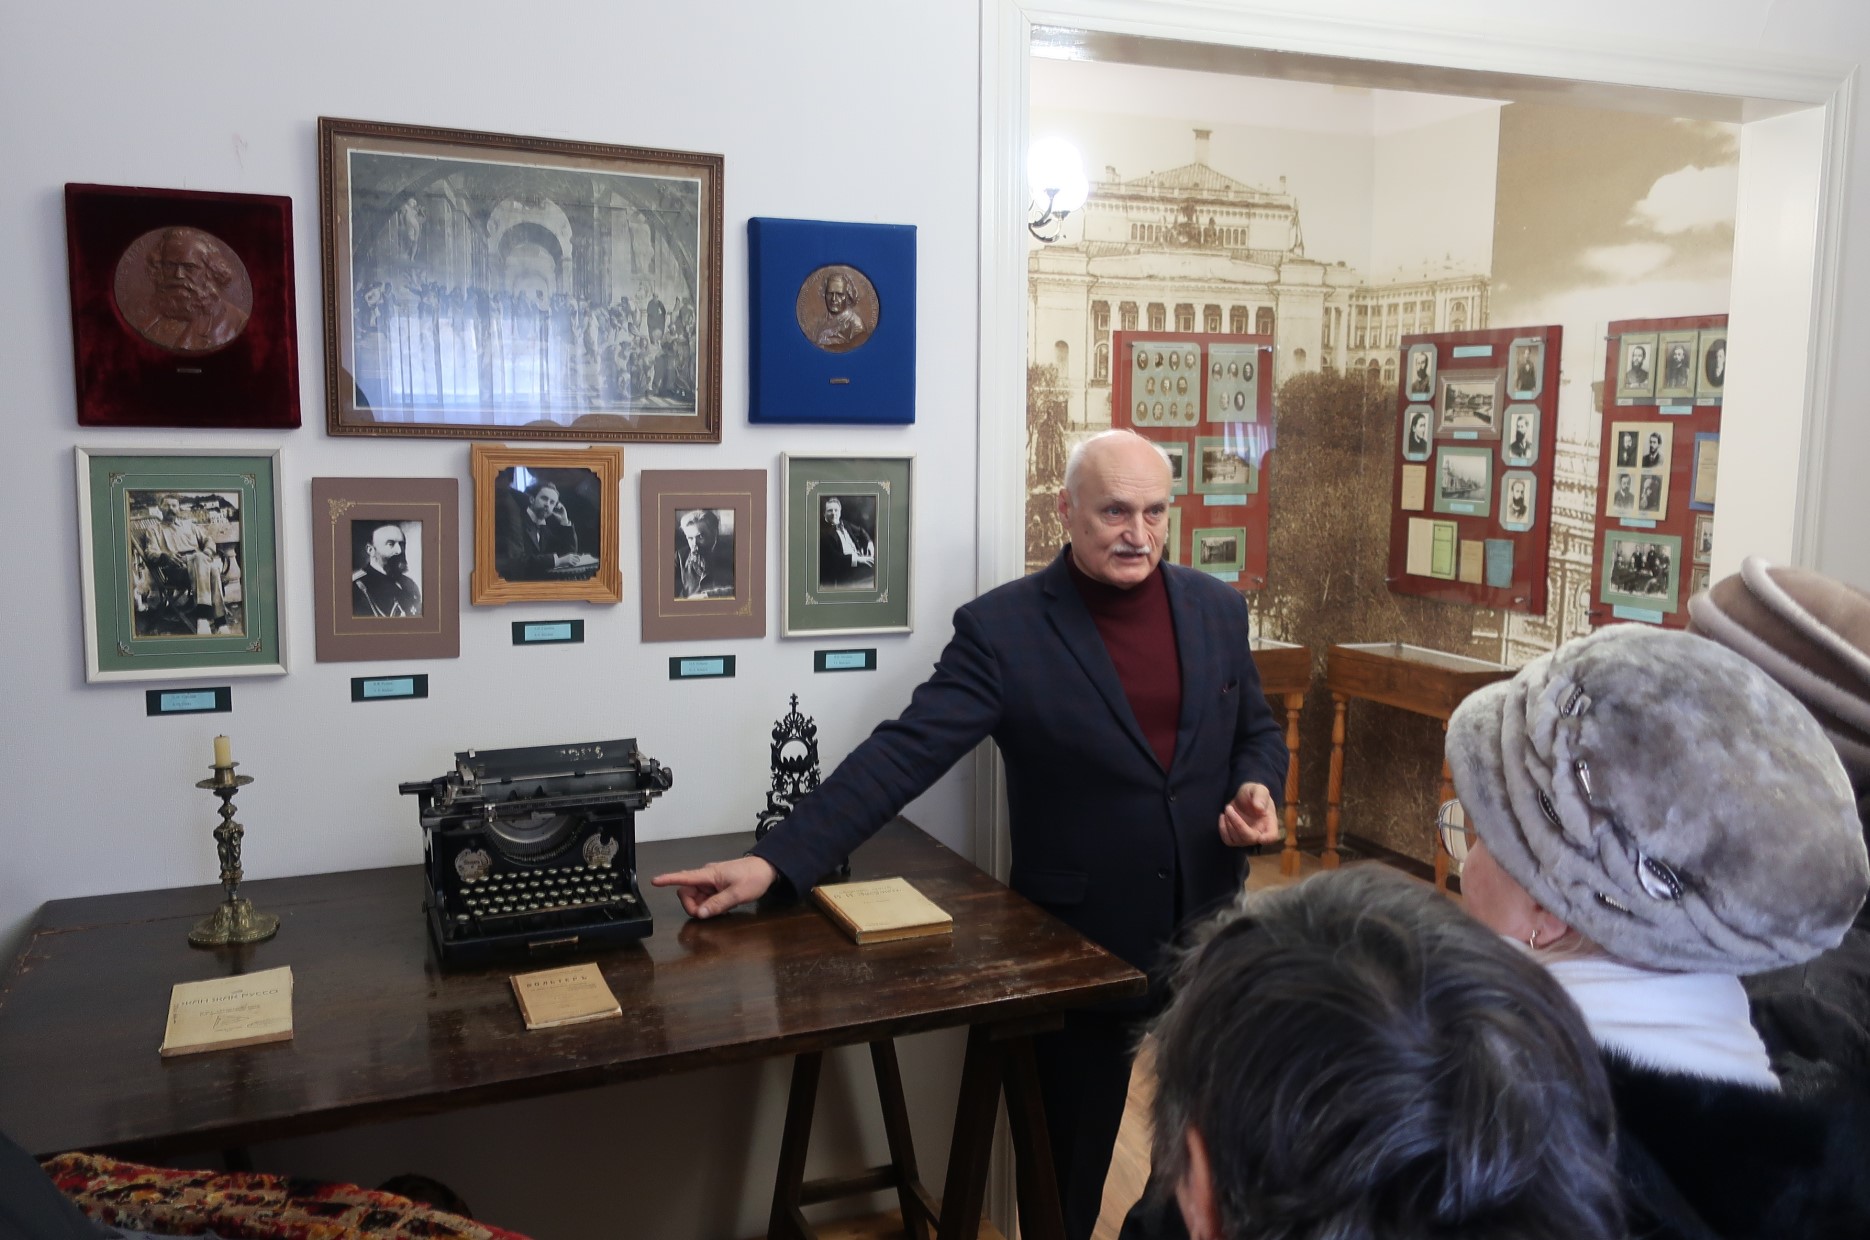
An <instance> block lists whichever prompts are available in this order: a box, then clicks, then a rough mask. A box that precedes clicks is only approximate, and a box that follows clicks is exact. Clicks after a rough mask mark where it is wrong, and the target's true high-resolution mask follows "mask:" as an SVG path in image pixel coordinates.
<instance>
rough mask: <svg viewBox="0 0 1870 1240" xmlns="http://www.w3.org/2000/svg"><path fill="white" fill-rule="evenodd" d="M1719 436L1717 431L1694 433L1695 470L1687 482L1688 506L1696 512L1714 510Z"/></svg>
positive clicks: (1718, 474) (1718, 459) (1718, 476)
mask: <svg viewBox="0 0 1870 1240" xmlns="http://www.w3.org/2000/svg"><path fill="white" fill-rule="evenodd" d="M1720 473H1721V436H1720V433H1719V432H1717V431H1698V432H1696V434H1695V472H1694V476H1693V481H1692V482H1691V483H1690V484H1689V490H1688V506H1689V507H1690V508H1693V509H1695V510H1696V511H1697V512H1713V511H1714V489H1715V486H1716V485H1717V483H1718V482H1719V481H1720Z"/></svg>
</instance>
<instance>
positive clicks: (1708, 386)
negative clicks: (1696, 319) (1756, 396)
mask: <svg viewBox="0 0 1870 1240" xmlns="http://www.w3.org/2000/svg"><path fill="white" fill-rule="evenodd" d="M1726 384H1727V329H1726V328H1725V327H1718V328H1709V329H1707V330H1705V331H1703V332H1702V333H1701V357H1700V362H1699V364H1698V365H1697V366H1696V367H1695V395H1696V396H1702V397H1718V396H1720V394H1721V389H1722V388H1723V387H1724V386H1726Z"/></svg>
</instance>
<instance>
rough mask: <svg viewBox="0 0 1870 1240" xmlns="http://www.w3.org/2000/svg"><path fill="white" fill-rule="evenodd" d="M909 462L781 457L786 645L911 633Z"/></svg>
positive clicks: (903, 457)
mask: <svg viewBox="0 0 1870 1240" xmlns="http://www.w3.org/2000/svg"><path fill="white" fill-rule="evenodd" d="M914 466H915V460H914V458H913V457H911V456H909V455H907V454H888V455H872V456H867V457H823V456H795V455H793V454H791V453H786V454H784V455H782V456H781V457H780V491H781V495H782V497H783V498H782V501H781V510H782V513H783V516H782V525H783V527H784V535H783V537H784V542H783V543H782V554H781V562H782V564H783V570H782V575H783V577H784V579H785V597H784V603H783V606H782V614H783V625H782V628H781V632H782V633H783V634H784V635H785V636H787V637H802V636H821V635H822V636H829V635H833V634H842V633H902V632H908V631H909V629H910V610H909V589H910V581H911V578H912V565H911V562H910V558H911V555H912V551H911V547H912V537H911V535H912V530H913V520H914Z"/></svg>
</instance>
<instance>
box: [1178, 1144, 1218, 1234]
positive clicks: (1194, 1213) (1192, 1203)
mask: <svg viewBox="0 0 1870 1240" xmlns="http://www.w3.org/2000/svg"><path fill="white" fill-rule="evenodd" d="M1186 1140H1187V1141H1188V1170H1187V1171H1186V1172H1185V1173H1184V1174H1183V1175H1182V1178H1181V1179H1180V1180H1179V1181H1177V1182H1176V1185H1175V1204H1176V1205H1178V1206H1180V1207H1181V1208H1182V1222H1183V1223H1184V1224H1185V1225H1186V1226H1187V1228H1188V1236H1189V1240H1220V1237H1221V1211H1220V1207H1219V1206H1217V1205H1216V1204H1215V1200H1214V1167H1213V1165H1212V1164H1211V1163H1209V1162H1208V1143H1207V1142H1206V1141H1203V1140H1202V1139H1201V1134H1200V1133H1199V1132H1197V1131H1195V1129H1193V1128H1190V1129H1189V1130H1188V1134H1187V1137H1186Z"/></svg>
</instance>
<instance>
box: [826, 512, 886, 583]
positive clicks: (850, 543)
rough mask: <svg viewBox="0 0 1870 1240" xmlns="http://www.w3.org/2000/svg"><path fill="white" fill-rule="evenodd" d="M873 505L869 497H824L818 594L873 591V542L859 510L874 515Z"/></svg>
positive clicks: (875, 571)
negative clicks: (870, 511) (869, 511)
mask: <svg viewBox="0 0 1870 1240" xmlns="http://www.w3.org/2000/svg"><path fill="white" fill-rule="evenodd" d="M875 505H876V497H875V496H870V495H849V496H847V495H827V496H825V497H824V499H823V500H822V501H820V509H819V512H820V515H821V518H822V519H821V521H820V524H819V527H818V588H819V589H820V590H874V589H876V585H877V546H876V540H875V538H874V537H873V536H872V534H871V532H870V531H869V530H867V529H865V528H864V513H863V512H862V510H863V509H870V510H872V511H874V508H875Z"/></svg>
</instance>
